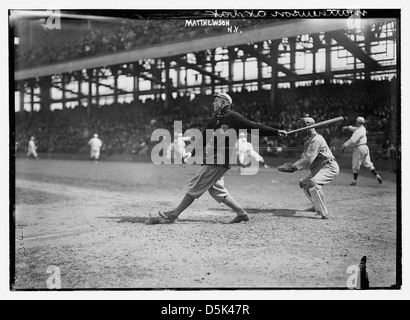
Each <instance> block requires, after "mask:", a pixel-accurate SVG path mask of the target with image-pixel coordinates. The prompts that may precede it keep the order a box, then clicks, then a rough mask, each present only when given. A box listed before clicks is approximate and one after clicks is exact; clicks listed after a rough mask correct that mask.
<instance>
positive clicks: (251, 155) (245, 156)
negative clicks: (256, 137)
mask: <svg viewBox="0 0 410 320" xmlns="http://www.w3.org/2000/svg"><path fill="white" fill-rule="evenodd" d="M252 160H254V161H256V162H265V161H264V159H263V157H262V156H261V155H260V154H259V153H257V152H256V151H254V150H251V151H248V152H239V164H241V165H244V166H246V165H247V164H248V163H249V162H250V161H252Z"/></svg>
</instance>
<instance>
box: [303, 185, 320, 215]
mask: <svg viewBox="0 0 410 320" xmlns="http://www.w3.org/2000/svg"><path fill="white" fill-rule="evenodd" d="M302 190H303V193H304V194H305V195H306V198H308V199H309V201H310V202H311V203H312V205H313V207H310V208H308V209H306V210H305V211H309V212H317V211H318V210H317V209H316V208H315V203H314V202H313V200H312V196H311V195H310V193H309V191H308V190H307V189H305V188H303V189H302Z"/></svg>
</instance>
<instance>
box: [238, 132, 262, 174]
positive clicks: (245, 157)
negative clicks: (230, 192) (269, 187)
mask: <svg viewBox="0 0 410 320" xmlns="http://www.w3.org/2000/svg"><path fill="white" fill-rule="evenodd" d="M237 152H238V158H239V166H240V170H241V171H242V170H243V168H245V167H246V166H247V165H248V164H249V161H250V159H253V160H255V161H256V162H260V163H261V164H263V166H264V167H265V168H266V169H267V168H269V166H268V165H267V164H266V163H265V160H264V159H263V157H262V156H261V155H260V154H259V153H257V152H256V151H255V150H254V148H253V145H252V143H250V142H248V141H247V138H246V134H245V133H244V132H241V133H240V134H239V139H238V142H237Z"/></svg>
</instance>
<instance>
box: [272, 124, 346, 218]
mask: <svg viewBox="0 0 410 320" xmlns="http://www.w3.org/2000/svg"><path fill="white" fill-rule="evenodd" d="M314 123H315V120H313V119H312V118H310V117H305V118H302V119H300V120H299V125H300V127H301V128H302V127H306V126H309V125H312V124H314ZM304 137H305V139H306V141H305V144H304V146H305V150H304V152H303V154H302V156H301V158H300V159H299V160H298V161H296V162H294V163H285V164H284V165H282V166H280V167H278V170H279V171H283V172H295V171H297V170H302V169H308V168H309V169H310V174H309V175H308V176H306V177H304V178H303V179H301V180H300V181H299V185H300V187H301V189H302V190H303V192H304V194H305V195H306V196H307V198H308V199H309V201H310V202H311V203H312V204H313V207H312V208H309V209H306V211H312V212H317V213H318V214H320V215H321V217H322V218H323V219H327V218H328V215H329V212H328V210H327V208H326V204H325V197H324V194H323V190H322V187H323V185H325V184H327V183H330V182H331V181H332V180H333V179H334V178H335V177H336V176H337V175H338V174H339V165H338V164H337V162H336V160H335V157H334V156H333V154H332V152H331V151H330V148H329V146H328V145H327V143H326V140H325V139H324V138H323V137H322V136H321V135H320V134H318V133H317V132H316V130H315V129H307V130H306V133H305V135H304Z"/></svg>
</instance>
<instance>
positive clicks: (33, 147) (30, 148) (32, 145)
mask: <svg viewBox="0 0 410 320" xmlns="http://www.w3.org/2000/svg"><path fill="white" fill-rule="evenodd" d="M30 155H33V156H34V158H36V159H37V157H38V155H37V147H36V143H35V142H34V139H31V140H30V141H29V142H28V150H27V157H29V156H30Z"/></svg>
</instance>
